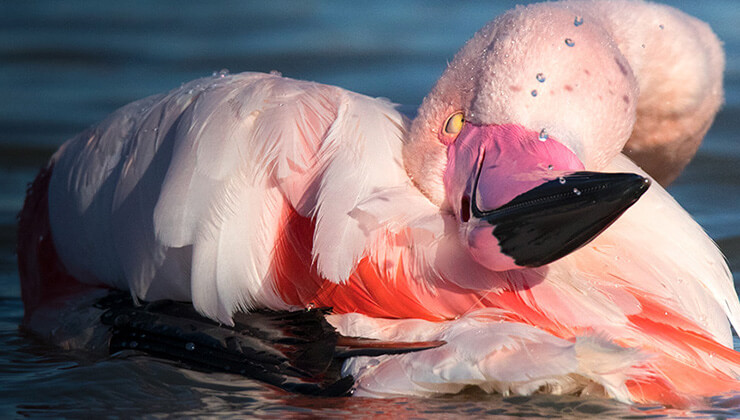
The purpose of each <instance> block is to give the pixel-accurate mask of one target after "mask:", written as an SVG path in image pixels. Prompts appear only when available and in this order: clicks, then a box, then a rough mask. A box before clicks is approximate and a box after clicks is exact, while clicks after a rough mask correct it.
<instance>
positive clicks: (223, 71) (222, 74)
mask: <svg viewBox="0 0 740 420" xmlns="http://www.w3.org/2000/svg"><path fill="white" fill-rule="evenodd" d="M213 75H214V76H218V77H226V76H228V75H229V69H221V70H219V71H218V73H216V72H214V73H213Z"/></svg>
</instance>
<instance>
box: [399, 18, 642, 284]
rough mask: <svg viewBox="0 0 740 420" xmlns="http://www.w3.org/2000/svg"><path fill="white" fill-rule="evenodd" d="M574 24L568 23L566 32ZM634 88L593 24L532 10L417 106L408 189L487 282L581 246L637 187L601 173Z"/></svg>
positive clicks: (487, 32)
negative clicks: (436, 210)
mask: <svg viewBox="0 0 740 420" xmlns="http://www.w3.org/2000/svg"><path fill="white" fill-rule="evenodd" d="M574 22H575V23H574ZM637 94H638V91H637V83H636V80H635V77H634V75H633V73H632V71H631V69H630V66H629V65H628V64H627V62H626V60H625V58H624V57H623V56H622V54H621V53H620V52H619V50H618V49H617V47H616V46H615V45H614V44H613V42H612V41H611V37H609V36H608V34H607V33H605V32H604V30H603V29H602V26H601V25H599V24H598V21H597V19H596V18H591V17H588V16H583V15H579V14H577V13H576V12H574V11H573V10H570V9H566V8H562V7H558V6H554V5H551V4H539V5H533V6H528V7H524V8H518V9H516V10H514V11H511V12H509V13H507V14H505V15H503V16H501V17H499V18H498V19H496V20H495V21H493V22H491V23H490V24H488V25H487V26H486V27H484V28H483V29H482V30H481V31H479V32H478V33H477V34H476V35H475V36H474V37H473V38H472V39H471V40H470V41H469V42H468V43H467V44H466V45H465V46H464V47H463V48H462V50H461V51H460V52H458V54H457V55H456V56H455V58H454V60H453V61H452V62H451V63H450V65H449V66H448V68H447V70H446V71H445V72H444V74H443V75H442V77H441V78H440V79H439V81H438V82H437V84H436V86H435V87H434V88H433V89H432V91H431V93H430V94H429V95H428V96H427V97H426V98H425V99H424V102H423V103H422V105H421V107H420V108H419V112H418V115H417V117H416V118H415V120H414V122H413V124H412V127H411V132H410V135H409V137H408V140H407V142H406V143H405V144H404V150H403V152H404V163H405V165H406V169H407V172H408V173H409V176H410V177H411V178H412V180H413V181H414V183H415V184H416V186H417V187H418V188H419V189H420V190H421V191H422V193H424V194H425V195H426V196H427V197H428V198H429V199H430V200H431V201H432V202H434V203H435V204H437V205H439V206H440V208H441V209H442V211H444V212H448V213H451V214H452V215H453V216H454V218H455V219H456V220H457V221H458V222H459V225H460V229H459V234H460V239H461V241H462V242H463V245H464V246H466V247H467V248H468V250H469V251H470V253H471V255H472V256H473V258H474V259H475V260H476V261H477V262H479V263H480V264H482V265H483V266H485V267H487V268H489V269H491V270H496V271H503V270H509V269H515V268H521V267H532V266H541V265H545V264H548V263H550V262H552V261H555V260H557V259H558V258H560V257H563V256H565V255H567V254H569V253H570V252H572V251H574V250H576V249H577V248H579V247H581V246H583V245H584V244H586V243H588V242H589V241H590V240H592V239H593V238H594V237H596V236H597V235H598V234H599V233H600V232H602V231H603V230H604V229H606V228H607V227H608V226H609V225H610V224H611V223H612V222H613V221H614V220H616V218H617V217H619V215H621V214H622V213H623V212H624V211H625V210H626V209H627V208H628V207H629V206H631V205H632V204H633V203H635V202H636V201H637V199H638V198H639V197H640V196H641V195H642V193H644V192H645V191H646V189H647V187H648V185H649V181H648V180H647V179H646V178H643V177H642V176H639V175H636V174H626V173H620V174H614V173H602V172H598V171H599V170H602V169H604V168H605V167H606V166H607V164H608V163H609V162H610V161H611V160H612V159H613V158H614V157H616V155H617V154H618V153H619V152H620V151H621V149H622V147H623V146H624V144H625V143H626V142H627V140H628V138H629V135H630V133H631V131H632V126H633V124H634V120H635V113H636V107H635V105H636V100H637Z"/></svg>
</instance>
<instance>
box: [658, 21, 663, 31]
mask: <svg viewBox="0 0 740 420" xmlns="http://www.w3.org/2000/svg"><path fill="white" fill-rule="evenodd" d="M658 28H660V30H661V31H662V30H663V29H665V26H663V24H662V23H661V24H660V25H658Z"/></svg>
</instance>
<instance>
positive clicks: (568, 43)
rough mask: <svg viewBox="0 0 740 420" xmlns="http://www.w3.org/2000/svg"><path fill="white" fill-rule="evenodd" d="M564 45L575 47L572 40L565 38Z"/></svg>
mask: <svg viewBox="0 0 740 420" xmlns="http://www.w3.org/2000/svg"><path fill="white" fill-rule="evenodd" d="M565 45H567V46H569V47H572V46H574V45H576V43H575V42H573V40H572V39H570V38H565Z"/></svg>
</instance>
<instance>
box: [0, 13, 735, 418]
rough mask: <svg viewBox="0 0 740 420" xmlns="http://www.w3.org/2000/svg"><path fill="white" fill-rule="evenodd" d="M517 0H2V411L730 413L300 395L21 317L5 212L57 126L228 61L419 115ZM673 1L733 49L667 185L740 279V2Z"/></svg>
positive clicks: (98, 114)
mask: <svg viewBox="0 0 740 420" xmlns="http://www.w3.org/2000/svg"><path fill="white" fill-rule="evenodd" d="M515 3H517V2H514V1H497V2H493V1H490V0H489V1H455V2H451V1H424V2H422V1H404V2H400V1H373V2H348V1H301V2H291V1H270V2H264V1H235V0H234V1H222V2H219V3H217V5H216V6H214V5H212V4H213V3H212V2H205V1H182V0H170V1H158V2H152V1H149V0H138V1H127V2H106V1H100V0H89V1H85V0H66V1H52V0H48V1H34V2H2V3H0V98H1V99H0V286H1V287H0V381H1V382H0V383H2V386H1V388H2V392H0V417H8V416H23V415H38V416H52V417H57V416H65V417H100V416H111V417H131V416H152V417H160V416H167V415H175V416H197V415H214V416H215V415H248V416H259V417H285V416H322V417H348V416H352V417H376V416H388V417H389V416H394V417H396V416H397V417H402V418H406V417H417V418H430V417H439V418H449V417H451V416H455V415H466V416H484V415H494V414H499V415H511V416H517V417H528V416H538V417H582V416H596V417H630V416H632V418H634V417H654V416H688V417H740V409H739V408H738V407H739V406H740V401H738V400H737V399H735V400H733V399H727V400H721V399H717V400H715V401H713V402H712V407H711V409H708V410H703V411H694V412H689V413H682V412H677V411H671V410H665V409H663V408H661V407H630V406H625V405H622V404H618V403H616V402H613V401H604V400H583V399H575V398H556V397H532V398H521V397H518V398H502V397H500V396H488V395H482V394H478V393H468V394H463V395H457V396H451V397H445V398H433V399H396V400H364V399H351V398H350V399H326V398H306V397H301V396H295V395H289V394H285V393H283V392H280V391H276V390H274V389H271V388H268V387H266V386H263V385H261V384H259V383H256V382H253V381H249V380H245V379H242V378H238V377H234V376H229V375H204V374H201V373H196V372H191V371H187V370H182V369H180V368H177V367H175V366H172V365H169V364H166V363H161V362H157V361H154V360H151V359H149V358H146V357H141V356H132V355H128V356H126V355H123V356H121V357H116V358H110V359H107V360H102V361H101V360H100V359H97V358H92V357H88V356H86V355H84V354H80V353H79V352H63V351H60V350H58V349H55V348H52V347H49V346H47V345H45V344H43V343H40V342H38V341H36V340H35V339H34V338H33V337H31V336H28V335H26V334H24V333H23V332H21V331H19V330H18V324H19V323H20V320H21V316H22V305H21V302H20V290H19V286H18V273H17V269H16V266H15V254H14V242H15V239H14V238H15V215H16V213H17V212H18V210H19V209H20V207H21V205H22V200H23V196H24V191H25V188H26V183H27V182H29V181H30V180H31V179H32V178H33V177H34V175H35V174H36V172H37V171H38V168H39V167H40V166H41V165H42V164H43V163H44V162H45V161H46V160H47V159H48V157H49V156H50V154H51V153H52V152H53V151H54V149H55V148H56V147H58V146H59V145H60V144H61V143H62V142H63V141H64V140H65V139H67V138H69V137H71V136H72V135H73V134H75V133H76V132H78V131H81V130H82V129H84V128H85V127H86V126H88V125H90V124H92V123H94V122H95V121H98V120H100V119H101V118H103V117H104V116H105V115H107V114H108V113H110V112H111V111H113V110H114V109H115V108H117V107H119V106H121V105H123V104H125V103H127V102H130V101H132V100H135V99H138V98H141V97H143V96H146V95H150V94H153V93H156V92H160V91H165V90H169V89H171V88H173V87H177V86H179V85H180V84H181V83H183V82H185V81H188V80H191V79H194V78H197V77H202V76H205V75H210V74H211V73H212V72H214V71H219V70H221V69H223V68H227V69H229V70H231V71H232V72H240V71H247V70H253V71H254V70H256V71H270V70H279V71H281V72H282V73H283V74H284V75H286V76H290V77H294V78H300V79H308V80H314V81H318V82H323V83H329V84H336V85H340V86H342V87H345V88H347V89H351V90H355V91H358V92H362V93H365V94H368V95H372V96H383V97H387V98H390V99H392V100H393V101H395V102H398V103H401V104H404V105H405V106H404V108H403V110H404V111H407V112H411V113H412V112H413V110H414V109H415V106H416V105H418V104H419V103H420V102H421V99H422V98H423V96H424V95H425V94H426V92H427V91H428V90H429V88H430V87H431V86H432V84H433V83H434V81H435V79H436V78H437V77H438V76H439V74H440V73H441V71H442V70H443V68H444V66H445V64H446V62H447V61H448V60H450V59H451V58H452V56H453V54H454V52H455V51H456V50H457V49H458V48H459V47H460V46H461V45H462V44H463V42H465V40H466V39H468V38H469V37H470V36H471V35H472V34H473V33H474V32H475V31H476V30H477V29H479V28H480V27H481V26H482V25H483V24H485V23H486V22H487V21H489V20H490V19H492V18H493V17H494V16H496V15H497V14H499V13H501V12H502V11H504V10H506V9H508V8H510V7H513V5H514V4H515ZM669 3H670V4H673V5H675V6H678V7H679V8H681V9H683V10H685V11H687V12H689V13H691V14H693V15H695V16H698V17H699V18H701V19H703V20H705V21H707V22H709V23H710V24H711V25H712V26H713V28H714V30H715V31H716V32H717V33H718V35H719V37H720V38H721V39H722V40H723V41H724V43H725V48H726V51H727V71H726V75H725V83H726V85H725V86H726V104H725V106H724V108H723V110H722V111H721V112H720V114H719V116H718V117H717V120H716V123H715V125H714V126H713V127H712V129H711V131H710V132H709V134H708V136H707V138H706V140H705V143H704V145H703V146H702V148H701V149H700V151H699V154H698V155H697V157H696V159H695V161H694V162H693V163H692V164H691V165H690V166H689V167H688V168H687V170H686V172H685V173H684V174H683V175H682V176H681V178H680V179H679V180H678V181H677V182H676V183H675V184H674V185H673V186H672V187H671V189H670V191H671V192H672V193H673V195H674V196H675V197H676V198H677V199H678V200H679V201H680V202H681V204H682V205H683V206H684V207H685V208H686V209H687V210H688V211H689V212H690V213H691V214H692V215H693V216H694V217H695V218H696V219H697V220H698V221H699V222H700V223H701V224H702V225H703V226H704V227H705V228H706V229H707V230H708V232H709V233H710V235H712V237H713V238H714V239H715V240H716V241H717V242H718V243H719V245H720V247H722V249H723V250H724V251H725V253H726V255H727V259H728V261H729V262H730V266H731V268H732V270H733V272H734V273H735V278H736V279H740V165H738V162H740V147H737V143H738V141H740V30H739V29H738V27H737V24H738V22H740V2H738V1H737V0H723V1H713V2H693V1H685V2H681V1H673V2H669ZM666 65H670V63H666Z"/></svg>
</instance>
